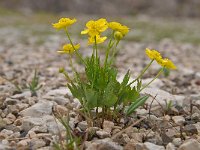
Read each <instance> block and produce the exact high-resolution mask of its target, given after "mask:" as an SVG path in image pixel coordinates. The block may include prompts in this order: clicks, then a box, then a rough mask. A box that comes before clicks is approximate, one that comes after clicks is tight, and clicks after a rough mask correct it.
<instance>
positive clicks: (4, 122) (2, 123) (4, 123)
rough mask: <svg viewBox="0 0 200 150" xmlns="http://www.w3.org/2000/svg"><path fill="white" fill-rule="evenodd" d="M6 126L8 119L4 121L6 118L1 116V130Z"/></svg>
mask: <svg viewBox="0 0 200 150" xmlns="http://www.w3.org/2000/svg"><path fill="white" fill-rule="evenodd" d="M5 126H6V121H4V120H3V119H2V118H1V117H0V130H1V129H2V128H5Z"/></svg>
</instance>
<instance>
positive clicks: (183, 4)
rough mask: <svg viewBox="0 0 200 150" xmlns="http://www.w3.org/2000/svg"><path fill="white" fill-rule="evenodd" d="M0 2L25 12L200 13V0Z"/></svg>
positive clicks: (189, 14) (110, 13) (180, 14)
mask: <svg viewBox="0 0 200 150" xmlns="http://www.w3.org/2000/svg"><path fill="white" fill-rule="evenodd" d="M0 5H1V6H2V7H4V8H8V9H13V10H18V11H20V12H24V13H32V12H37V11H42V12H53V13H61V12H71V13H77V14H103V15H122V14H123V15H137V14H148V15H152V16H181V17H199V16H200V1H199V0H123V1H122V0H42V1H41V0H1V1H0Z"/></svg>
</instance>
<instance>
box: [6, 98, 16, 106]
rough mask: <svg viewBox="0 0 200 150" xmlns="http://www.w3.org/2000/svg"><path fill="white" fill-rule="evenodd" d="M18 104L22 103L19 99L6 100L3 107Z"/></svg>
mask: <svg viewBox="0 0 200 150" xmlns="http://www.w3.org/2000/svg"><path fill="white" fill-rule="evenodd" d="M17 103H20V101H19V100H18V99H12V98H6V100H5V101H4V103H3V105H4V106H7V105H16V104H17Z"/></svg>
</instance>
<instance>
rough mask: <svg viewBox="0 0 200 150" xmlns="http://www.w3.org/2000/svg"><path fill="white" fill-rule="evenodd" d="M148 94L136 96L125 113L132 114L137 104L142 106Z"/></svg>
mask: <svg viewBox="0 0 200 150" xmlns="http://www.w3.org/2000/svg"><path fill="white" fill-rule="evenodd" d="M148 98H149V96H143V97H140V98H138V99H137V100H136V101H135V102H133V103H132V104H131V105H130V106H129V108H128V109H127V111H126V115H130V114H132V113H133V112H134V111H135V110H136V109H137V108H138V107H139V106H142V105H143V104H144V103H145V102H146V100H147V99H148Z"/></svg>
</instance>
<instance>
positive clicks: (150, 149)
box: [144, 142, 165, 150]
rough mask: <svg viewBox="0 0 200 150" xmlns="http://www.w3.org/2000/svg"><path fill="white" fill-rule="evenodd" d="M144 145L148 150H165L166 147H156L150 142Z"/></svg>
mask: <svg viewBox="0 0 200 150" xmlns="http://www.w3.org/2000/svg"><path fill="white" fill-rule="evenodd" d="M144 145H145V147H146V149H147V150H165V147H164V146H160V145H155V144H153V143H150V142H145V143H144Z"/></svg>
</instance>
